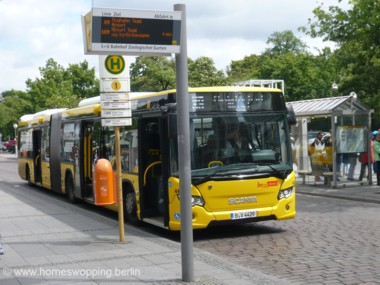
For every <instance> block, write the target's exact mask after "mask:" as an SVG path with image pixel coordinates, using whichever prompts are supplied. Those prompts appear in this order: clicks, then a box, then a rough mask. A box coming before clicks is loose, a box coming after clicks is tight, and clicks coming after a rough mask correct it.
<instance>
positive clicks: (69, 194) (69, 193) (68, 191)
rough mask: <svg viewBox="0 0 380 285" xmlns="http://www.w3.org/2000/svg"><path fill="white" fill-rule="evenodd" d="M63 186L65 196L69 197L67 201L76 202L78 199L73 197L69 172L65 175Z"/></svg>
mask: <svg viewBox="0 0 380 285" xmlns="http://www.w3.org/2000/svg"><path fill="white" fill-rule="evenodd" d="M65 188H66V194H67V198H68V199H69V201H70V202H71V203H73V204H76V203H78V199H77V198H76V197H75V194H74V182H73V178H72V177H71V175H70V174H69V175H68V176H67V177H66V182H65Z"/></svg>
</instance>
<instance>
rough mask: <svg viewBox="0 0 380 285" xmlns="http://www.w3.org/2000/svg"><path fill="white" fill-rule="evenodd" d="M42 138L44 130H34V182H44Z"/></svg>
mask: <svg viewBox="0 0 380 285" xmlns="http://www.w3.org/2000/svg"><path fill="white" fill-rule="evenodd" d="M41 139H42V131H41V130H35V131H33V168H34V182H35V183H41V182H42V174H41V173H42V171H41Z"/></svg>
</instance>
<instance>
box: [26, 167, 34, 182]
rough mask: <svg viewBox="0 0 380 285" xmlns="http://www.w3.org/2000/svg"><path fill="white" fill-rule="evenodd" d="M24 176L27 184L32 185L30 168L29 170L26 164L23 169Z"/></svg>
mask: <svg viewBox="0 0 380 285" xmlns="http://www.w3.org/2000/svg"><path fill="white" fill-rule="evenodd" d="M25 176H26V177H25V178H26V181H28V185H29V186H32V185H33V183H32V180H31V178H30V170H29V166H26V169H25Z"/></svg>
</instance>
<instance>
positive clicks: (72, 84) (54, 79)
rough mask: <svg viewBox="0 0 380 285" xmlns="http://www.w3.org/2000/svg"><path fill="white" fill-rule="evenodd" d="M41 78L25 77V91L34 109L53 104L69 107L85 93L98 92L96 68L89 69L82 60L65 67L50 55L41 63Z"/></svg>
mask: <svg viewBox="0 0 380 285" xmlns="http://www.w3.org/2000/svg"><path fill="white" fill-rule="evenodd" d="M39 70H40V74H41V77H40V78H36V79H35V80H34V81H33V80H31V79H28V80H27V81H26V86H27V92H28V94H29V98H30V100H31V102H32V106H33V108H34V112H38V111H41V110H45V109H52V108H72V107H75V106H77V105H78V102H79V101H80V100H81V99H83V98H87V97H91V96H95V95H98V94H99V81H98V80H97V79H95V69H94V68H93V69H91V70H89V69H88V63H87V62H86V61H84V62H83V63H79V64H72V65H70V66H69V68H68V69H65V68H64V67H63V66H61V65H60V64H58V63H57V62H56V61H55V60H54V59H52V58H50V59H48V60H47V62H46V66H45V67H40V68H39Z"/></svg>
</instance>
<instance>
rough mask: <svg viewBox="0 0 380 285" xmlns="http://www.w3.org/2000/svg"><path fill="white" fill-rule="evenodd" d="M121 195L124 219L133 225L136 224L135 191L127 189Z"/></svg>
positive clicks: (137, 220)
mask: <svg viewBox="0 0 380 285" xmlns="http://www.w3.org/2000/svg"><path fill="white" fill-rule="evenodd" d="M123 196H124V197H123V198H124V199H123V202H124V204H123V206H124V218H125V220H126V221H127V222H129V223H131V224H133V225H138V224H139V219H138V218H137V203H136V193H135V192H134V191H132V190H127V191H125V192H124V195H123Z"/></svg>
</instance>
